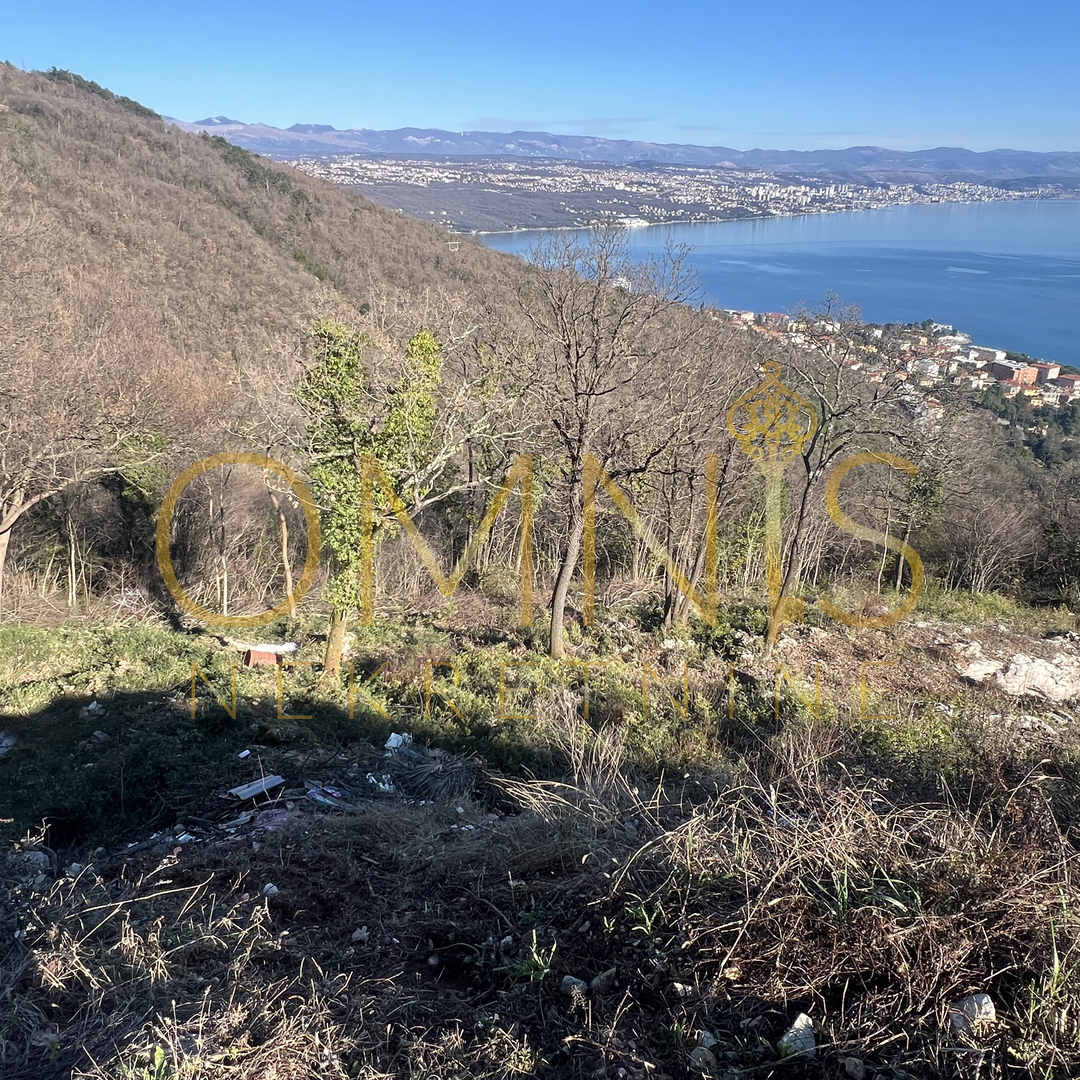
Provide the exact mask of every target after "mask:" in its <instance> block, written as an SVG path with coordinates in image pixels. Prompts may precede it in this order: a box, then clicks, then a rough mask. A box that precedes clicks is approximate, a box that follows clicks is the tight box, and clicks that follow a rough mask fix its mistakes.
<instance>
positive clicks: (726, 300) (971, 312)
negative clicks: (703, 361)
mask: <svg viewBox="0 0 1080 1080" xmlns="http://www.w3.org/2000/svg"><path fill="white" fill-rule="evenodd" d="M628 231H629V238H630V247H631V251H632V253H633V255H634V256H635V257H637V258H643V257H646V256H648V255H649V254H651V253H659V252H661V251H662V250H663V249H664V247H665V245H666V244H668V243H669V242H674V243H676V244H687V245H689V246H690V247H691V248H692V252H691V255H690V261H691V262H692V263H693V265H694V267H695V268H696V269H697V271H698V274H699V276H700V278H701V282H702V285H703V287H704V294H705V295H704V297H703V298H704V299H706V300H707V301H709V302H711V303H714V304H716V305H717V306H719V307H725V308H738V309H740V310H749V311H790V310H792V309H793V308H795V307H796V306H797V305H799V304H805V305H807V306H813V305H814V304H815V303H818V302H820V301H822V300H823V299H824V298H825V295H826V294H827V293H828V292H834V293H837V294H838V295H839V296H840V297H841V299H842V300H843V301H844V302H845V303H848V304H857V305H859V307H860V308H861V309H862V315H863V318H864V319H865V320H867V321H868V322H874V323H885V322H921V321H922V320H923V319H927V318H930V319H934V320H935V321H937V322H942V323H950V324H952V325H953V326H955V327H956V328H957V329H958V330H963V331H965V332H966V333H969V334H971V336H972V338H973V340H974V341H975V343H976V344H979V345H987V346H990V347H993V348H999V349H1007V350H1009V351H1012V352H1022V353H1027V354H1028V355H1029V356H1032V357H1037V358H1041V359H1047V360H1059V361H1061V362H1063V363H1068V364H1073V365H1076V366H1080V199H1078V200H1066V199H1061V200H1030V201H1016V202H992V203H944V204H933V205H913V206H897V207H889V208H887V209H882V210H863V211H858V212H854V213H829V214H810V215H804V216H799V217H781V218H770V219H767V220H762V221H724V222H717V223H715V224H714V223H701V224H692V225H661V226H651V227H649V228H637V229H630V230H628ZM541 235H543V233H542V232H518V233H492V234H488V235H486V236H484V237H483V238H482V239H483V241H484V243H486V244H487V245H488V246H489V247H492V248H495V249H497V250H499V251H510V252H514V253H517V254H522V255H524V254H527V252H528V250H529V249H530V248H531V247H532V246H533V245H534V244H535V243H536V241H537V239H538V237H539V236H541Z"/></svg>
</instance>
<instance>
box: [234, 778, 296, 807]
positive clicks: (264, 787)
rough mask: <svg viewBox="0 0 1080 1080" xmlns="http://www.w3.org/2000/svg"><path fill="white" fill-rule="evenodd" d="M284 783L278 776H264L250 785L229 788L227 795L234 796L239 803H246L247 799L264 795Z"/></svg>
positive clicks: (283, 779)
mask: <svg viewBox="0 0 1080 1080" xmlns="http://www.w3.org/2000/svg"><path fill="white" fill-rule="evenodd" d="M284 783H285V777H283V776H278V775H277V774H275V775H273V776H264V777H262V779H260V780H252V782H251V783H250V784H241V785H240V786H239V787H234V788H229V794H230V795H235V796H236V798H238V799H239V800H240V801H241V802H246V801H247V800H248V799H254V798H255V797H256V796H257V795H265V794H266V793H267V792H268V791H273V790H274V788H279V787H281V785H282V784H284Z"/></svg>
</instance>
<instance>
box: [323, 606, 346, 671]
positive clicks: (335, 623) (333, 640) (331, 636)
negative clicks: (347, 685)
mask: <svg viewBox="0 0 1080 1080" xmlns="http://www.w3.org/2000/svg"><path fill="white" fill-rule="evenodd" d="M344 649H345V612H344V611H342V610H341V609H339V608H334V610H333V612H332V614H331V615H330V630H329V633H327V635H326V656H325V657H324V658H323V677H324V678H325V677H327V676H330V675H336V674H337V673H338V671H339V670H340V668H341V654H342V652H343V651H344Z"/></svg>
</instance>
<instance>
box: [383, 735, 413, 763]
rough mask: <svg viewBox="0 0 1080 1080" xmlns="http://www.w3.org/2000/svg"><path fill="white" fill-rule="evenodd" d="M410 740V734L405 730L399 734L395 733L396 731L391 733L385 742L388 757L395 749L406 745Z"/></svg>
mask: <svg viewBox="0 0 1080 1080" xmlns="http://www.w3.org/2000/svg"><path fill="white" fill-rule="evenodd" d="M411 742H412V736H411V735H410V734H409V733H408V732H407V731H406V732H403V733H402V734H401V735H399V734H397V732H393V733H391V735H390V738H388V739H387V740H386V743H385V747H386V750H387V755H386V756H387V757H390V755H391V754H392V753H393V752H394V751H395V750H400V749H401V748H402V747H403V746H408V745H409V743H411Z"/></svg>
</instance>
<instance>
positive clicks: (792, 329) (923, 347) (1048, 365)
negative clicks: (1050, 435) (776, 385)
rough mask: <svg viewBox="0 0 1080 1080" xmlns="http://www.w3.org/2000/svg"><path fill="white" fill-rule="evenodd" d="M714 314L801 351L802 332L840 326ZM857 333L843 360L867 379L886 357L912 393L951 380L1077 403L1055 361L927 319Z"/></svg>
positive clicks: (824, 332) (1076, 385)
mask: <svg viewBox="0 0 1080 1080" xmlns="http://www.w3.org/2000/svg"><path fill="white" fill-rule="evenodd" d="M717 315H718V316H719V317H726V318H727V319H730V320H731V321H732V322H734V323H735V324H736V325H738V326H742V327H744V328H746V329H748V330H753V331H755V332H756V333H759V334H762V335H765V336H768V337H771V338H774V339H780V340H784V341H787V342H788V344H790V345H792V346H794V347H796V348H802V349H805V348H809V347H810V343H809V342H808V341H807V335H808V334H810V333H811V332H812V334H813V337H814V339H815V342H816V344H817V345H818V346H820V345H822V344H827V343H828V341H829V339H830V337H831V335H832V334H834V333H836V332H837V331H839V330H840V326H839V325H838V324H837V323H836V322H834V321H832V320H828V319H821V320H819V321H818V322H817V323H812V325H807V320H806V319H803V318H794V317H792V316H790V315H785V314H782V313H779V312H774V311H767V312H763V313H756V312H753V311H734V310H724V311H719V312H717ZM859 334H860V337H861V341H860V344H859V348H858V349H857V350H856V351H855V352H854V353H853V354H852V355H851V356H849V357H848V359H847V361H846V363H847V364H848V366H850V367H851V368H852V369H853V370H862V371H863V372H864V374H865V377H866V378H867V379H868V380H869V381H871V382H880V381H881V380H882V379H883V378H884V377H885V374H886V369H885V367H884V366H883V361H884V359H885V357H887V356H892V357H894V358H895V359H896V360H898V361H899V362H900V364H901V365H902V366H903V368H904V369H905V370H906V373H907V380H908V385H909V386H910V387H911V388H912V390H913V391H914V390H915V388H920V389H922V390H927V391H928V390H931V389H932V388H934V387H937V386H945V385H950V384H951V385H953V386H956V387H960V388H963V389H967V390H971V391H974V392H976V393H982V392H984V391H986V390H989V389H990V388H991V387H993V386H995V385H996V386H999V387H1000V388H1001V391H1002V395H1003V396H1004V397H1005V398H1015V397H1017V396H1019V395H1023V397H1024V398H1026V399H1027V400H1028V402H1029V404H1031V405H1033V406H1037V405H1047V406H1051V407H1057V406H1061V405H1068V404H1069V403H1071V402H1074V401H1080V375H1077V374H1069V373H1063V372H1062V366H1061V364H1058V363H1053V362H1051V361H1044V360H1029V359H1027V358H1026V357H1021V358H1017V359H1013V358H1012V357H1013V356H1015V355H1016V354H1011V355H1010V354H1009V353H1007V352H1005V351H1004V350H1003V349H991V348H987V347H985V346H982V345H974V344H972V341H971V338H970V336H969V335H967V334H965V333H962V332H960V331H957V330H956V329H955V328H954V327H952V326H947V325H945V324H942V323H930V322H927V323H923V324H921V325H917V326H915V325H912V326H901V327H897V326H887V327H882V326H864V327H860V329H859ZM929 400H931V398H930V396H929V395H927V401H929ZM936 404H937V402H936V400H935V405H936Z"/></svg>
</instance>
